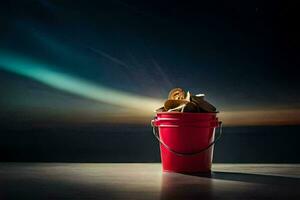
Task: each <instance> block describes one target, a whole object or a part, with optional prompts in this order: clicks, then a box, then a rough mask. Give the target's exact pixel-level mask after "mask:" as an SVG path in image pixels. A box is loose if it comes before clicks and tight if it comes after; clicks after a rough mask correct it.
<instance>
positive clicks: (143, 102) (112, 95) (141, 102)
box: [0, 53, 162, 114]
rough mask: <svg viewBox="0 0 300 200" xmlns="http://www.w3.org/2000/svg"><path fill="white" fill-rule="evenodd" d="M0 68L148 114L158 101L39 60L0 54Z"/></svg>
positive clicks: (159, 103) (61, 88)
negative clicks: (55, 69)
mask: <svg viewBox="0 0 300 200" xmlns="http://www.w3.org/2000/svg"><path fill="white" fill-rule="evenodd" d="M0 68H2V69H5V70H7V71H10V72H13V73H16V74H19V75H23V76H26V77H29V78H31V79H34V80H37V81H39V82H42V83H44V84H46V85H48V86H51V87H53V88H56V89H59V90H63V91H66V92H70V93H73V94H76V95H80V96H83V97H86V98H90V99H93V100H97V101H101V102H103V103H108V104H112V105H117V106H120V107H125V108H131V109H135V111H136V110H138V111H142V112H143V113H145V114H150V113H151V112H153V110H154V109H155V108H157V107H159V106H160V105H162V101H161V100H159V99H155V98H149V97H144V96H139V95H135V94H130V93H127V92H122V91H118V90H113V89H111V88H107V87H104V86H101V85H98V84H95V83H92V82H89V81H86V80H83V79H80V78H77V77H74V76H71V75H68V74H64V73H61V72H57V71H54V70H53V67H51V66H48V65H46V64H43V63H37V62H34V61H32V60H29V59H26V58H22V57H20V56H16V55H13V54H8V53H0Z"/></svg>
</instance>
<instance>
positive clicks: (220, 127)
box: [151, 120, 222, 156]
mask: <svg viewBox="0 0 300 200" xmlns="http://www.w3.org/2000/svg"><path fill="white" fill-rule="evenodd" d="M151 125H152V128H153V129H152V130H153V135H154V136H155V138H156V139H157V140H158V141H159V142H160V143H161V144H162V145H163V146H164V147H165V148H166V149H167V150H168V151H170V152H171V153H173V154H175V155H177V156H196V155H199V154H200V153H202V152H204V151H206V150H207V149H209V148H210V147H211V146H212V145H214V144H215V143H216V142H217V141H218V140H219V139H220V138H221V135H222V122H219V127H218V129H219V135H218V137H217V138H216V139H215V140H214V141H213V142H212V143H210V144H209V145H208V146H207V147H205V148H203V149H201V150H200V151H197V152H193V153H181V152H178V151H175V150H174V149H172V148H171V147H169V146H168V145H166V144H165V143H164V142H163V141H162V140H161V139H160V137H159V136H158V131H157V129H158V127H157V126H155V125H154V124H153V120H152V121H151Z"/></svg>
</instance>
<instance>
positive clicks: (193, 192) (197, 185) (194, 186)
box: [160, 172, 213, 200]
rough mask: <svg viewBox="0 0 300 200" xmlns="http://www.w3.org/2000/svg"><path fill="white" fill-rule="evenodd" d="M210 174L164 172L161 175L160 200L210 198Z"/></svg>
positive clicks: (206, 199)
mask: <svg viewBox="0 0 300 200" xmlns="http://www.w3.org/2000/svg"><path fill="white" fill-rule="evenodd" d="M210 177H211V176H210V174H197V175H194V174H193V175H188V174H178V173H168V172H164V173H163V175H162V186H161V187H162V188H161V195H160V199H161V200H177V199H201V198H203V199H205V200H209V199H212V190H213V188H212V179H211V178H210Z"/></svg>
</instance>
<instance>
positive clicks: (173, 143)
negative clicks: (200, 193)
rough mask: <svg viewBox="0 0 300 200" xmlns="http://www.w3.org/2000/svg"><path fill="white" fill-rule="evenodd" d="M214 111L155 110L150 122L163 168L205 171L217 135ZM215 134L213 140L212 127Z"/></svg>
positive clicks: (219, 125)
mask: <svg viewBox="0 0 300 200" xmlns="http://www.w3.org/2000/svg"><path fill="white" fill-rule="evenodd" d="M216 114H217V113H179V112H169V113H165V112H164V113H163V112H162V113H157V115H156V117H155V118H154V119H153V120H152V121H151V124H152V127H153V133H154V136H155V137H156V138H157V139H158V141H159V142H160V154H161V161H162V167H163V171H168V172H178V173H208V172H210V171H211V165H212V159H213V147H214V144H215V142H216V141H217V140H218V139H219V138H220V136H221V122H220V121H218V118H217V117H216ZM217 127H219V136H218V137H217V138H216V139H215V129H216V128H217Z"/></svg>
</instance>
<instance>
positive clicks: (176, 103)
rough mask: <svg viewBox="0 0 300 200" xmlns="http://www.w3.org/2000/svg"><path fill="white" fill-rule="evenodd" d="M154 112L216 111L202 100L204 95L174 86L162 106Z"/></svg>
mask: <svg viewBox="0 0 300 200" xmlns="http://www.w3.org/2000/svg"><path fill="white" fill-rule="evenodd" d="M156 112H194V113H195V112H216V108H215V107H214V106H213V105H211V104H210V103H208V102H207V101H205V100H204V95H191V94H190V92H185V91H184V90H183V89H181V88H174V89H172V90H171V91H170V92H169V95H168V99H167V100H166V101H165V103H164V106H163V107H161V108H159V109H157V110H156Z"/></svg>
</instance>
